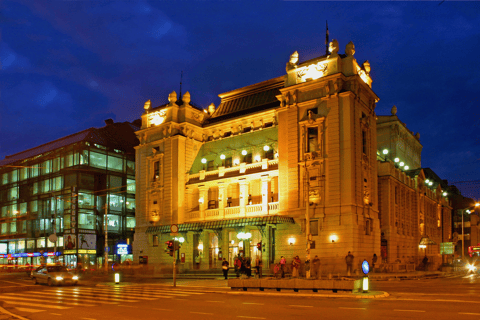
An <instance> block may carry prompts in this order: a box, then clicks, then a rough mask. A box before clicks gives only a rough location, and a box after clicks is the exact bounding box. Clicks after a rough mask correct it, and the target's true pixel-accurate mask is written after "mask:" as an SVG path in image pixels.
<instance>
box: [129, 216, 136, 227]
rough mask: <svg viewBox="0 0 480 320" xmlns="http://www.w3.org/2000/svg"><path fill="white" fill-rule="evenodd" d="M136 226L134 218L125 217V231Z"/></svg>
mask: <svg viewBox="0 0 480 320" xmlns="http://www.w3.org/2000/svg"><path fill="white" fill-rule="evenodd" d="M135 226H136V222H135V217H127V229H134V228H135Z"/></svg>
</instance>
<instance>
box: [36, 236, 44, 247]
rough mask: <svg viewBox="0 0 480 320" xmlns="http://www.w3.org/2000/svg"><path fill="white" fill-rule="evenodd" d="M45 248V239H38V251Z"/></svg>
mask: <svg viewBox="0 0 480 320" xmlns="http://www.w3.org/2000/svg"><path fill="white" fill-rule="evenodd" d="M38 248H45V238H41V239H37V249H38Z"/></svg>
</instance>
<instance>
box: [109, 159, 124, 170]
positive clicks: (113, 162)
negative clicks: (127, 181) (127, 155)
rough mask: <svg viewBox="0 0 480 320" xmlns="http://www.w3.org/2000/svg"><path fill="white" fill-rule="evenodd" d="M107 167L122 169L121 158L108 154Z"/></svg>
mask: <svg viewBox="0 0 480 320" xmlns="http://www.w3.org/2000/svg"><path fill="white" fill-rule="evenodd" d="M108 169H110V170H115V171H123V159H122V158H116V157H112V156H108Z"/></svg>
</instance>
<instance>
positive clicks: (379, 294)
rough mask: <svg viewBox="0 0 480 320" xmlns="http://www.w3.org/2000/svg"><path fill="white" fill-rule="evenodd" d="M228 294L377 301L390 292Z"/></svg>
mask: <svg viewBox="0 0 480 320" xmlns="http://www.w3.org/2000/svg"><path fill="white" fill-rule="evenodd" d="M227 293H228V294H234V295H255V296H280V297H308V298H350V299H352V298H353V299H376V298H387V297H389V296H390V294H389V293H388V292H375V293H374V292H372V293H369V294H365V293H349V294H346V293H329V294H326V293H313V294H312V293H290V292H289V293H278V292H270V293H268V292H251V291H250V292H248V291H230V292H227Z"/></svg>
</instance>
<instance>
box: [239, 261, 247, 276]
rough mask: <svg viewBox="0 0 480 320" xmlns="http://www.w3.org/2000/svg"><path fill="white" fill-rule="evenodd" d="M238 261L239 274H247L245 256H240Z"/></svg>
mask: <svg viewBox="0 0 480 320" xmlns="http://www.w3.org/2000/svg"><path fill="white" fill-rule="evenodd" d="M240 262H241V263H242V264H241V265H240V274H241V275H242V274H244V275H246V274H247V260H246V259H245V257H241V258H240Z"/></svg>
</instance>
